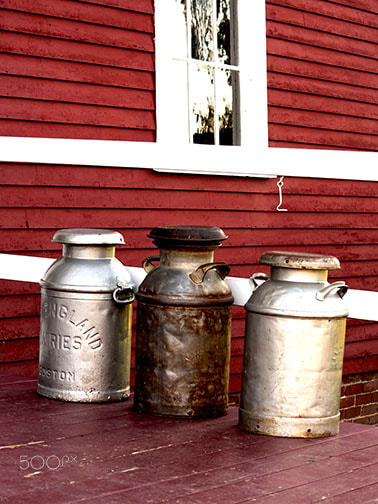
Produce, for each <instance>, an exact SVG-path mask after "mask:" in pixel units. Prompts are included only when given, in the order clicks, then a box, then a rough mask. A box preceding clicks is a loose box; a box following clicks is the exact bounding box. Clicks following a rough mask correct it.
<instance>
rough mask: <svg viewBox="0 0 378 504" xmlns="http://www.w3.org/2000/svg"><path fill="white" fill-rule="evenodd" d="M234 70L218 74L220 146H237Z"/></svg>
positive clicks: (221, 71) (220, 71)
mask: <svg viewBox="0 0 378 504" xmlns="http://www.w3.org/2000/svg"><path fill="white" fill-rule="evenodd" d="M235 73H236V72H233V71H232V70H219V71H218V72H217V87H216V90H217V114H218V124H219V144H220V145H235V143H236V142H234V127H233V124H234V114H233V110H234V96H233V95H234V93H233V88H234V86H233V83H234V81H235V75H234V74H235Z"/></svg>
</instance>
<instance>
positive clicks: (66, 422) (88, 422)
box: [0, 376, 378, 504]
mask: <svg viewBox="0 0 378 504" xmlns="http://www.w3.org/2000/svg"><path fill="white" fill-rule="evenodd" d="M35 390H36V380H33V379H30V378H23V377H16V376H0V419H1V420H0V421H1V431H0V438H1V439H0V477H1V480H0V481H1V483H0V488H1V492H0V502H7V503H17V504H21V503H22V504H29V503H30V504H31V503H33V504H35V503H38V504H44V503H49V504H51V503H52V504H60V503H77V502H90V503H93V504H95V503H102V504H103V503H104V502H109V503H111V504H113V503H127V504H128V503H130V504H142V503H143V504H150V503H154V504H155V503H163V502H164V503H169V504H173V503H177V504H204V503H215V504H240V503H256V502H257V503H259V504H260V503H261V504H273V503H289V502H290V503H291V504H300V503H305V504H309V503H315V502H322V503H323V502H325V503H327V504H352V503H353V504H363V503H364V504H366V503H373V502H378V428H377V427H374V426H365V425H360V424H352V423H342V424H341V429H340V434H339V435H338V436H334V437H331V438H322V439H285V438H273V437H267V436H258V435H251V434H247V433H244V432H241V431H240V430H239V429H238V428H237V414H238V410H237V408H235V407H231V408H230V410H229V413H228V415H227V416H226V417H222V418H218V419H215V420H172V419H162V418H153V417H149V416H146V415H140V414H137V413H135V412H133V410H132V402H131V401H130V400H129V401H127V402H123V403H112V404H73V403H64V402H58V401H52V400H48V399H44V398H41V397H39V396H37V394H36V392H35Z"/></svg>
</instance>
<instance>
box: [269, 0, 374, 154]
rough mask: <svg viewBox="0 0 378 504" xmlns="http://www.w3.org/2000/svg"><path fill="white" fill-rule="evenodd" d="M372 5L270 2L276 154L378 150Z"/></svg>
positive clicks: (298, 0) (271, 132)
mask: <svg viewBox="0 0 378 504" xmlns="http://www.w3.org/2000/svg"><path fill="white" fill-rule="evenodd" d="M364 5H365V4H364ZM372 5H373V3H372V2H370V3H367V4H366V6H365V8H364V9H363V10H362V8H361V2H336V3H335V2H327V1H323V0H319V1H316V2H315V1H313V0H271V1H268V2H267V34H268V40H267V47H268V102H269V105H270V106H269V140H270V145H271V146H272V147H295V146H296V147H300V146H302V147H309V148H317V147H319V146H322V147H323V148H332V149H352V150H354V149H357V150H373V151H376V150H378V111H377V104H378V75H377V73H378V72H377V69H378V67H377V42H378V35H377V26H378V19H377V16H376V13H375V10H373V9H372Z"/></svg>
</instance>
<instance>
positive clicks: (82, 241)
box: [51, 228, 125, 245]
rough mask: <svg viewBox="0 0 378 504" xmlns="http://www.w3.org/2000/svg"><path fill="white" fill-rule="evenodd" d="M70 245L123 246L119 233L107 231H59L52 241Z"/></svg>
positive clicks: (123, 241) (84, 229) (83, 229)
mask: <svg viewBox="0 0 378 504" xmlns="http://www.w3.org/2000/svg"><path fill="white" fill-rule="evenodd" d="M51 241H53V242H55V243H65V244H70V245H123V244H124V243H125V240H124V239H123V236H122V235H121V233H118V232H117V231H111V230H109V229H86V228H82V229H80V228H78V229H60V230H59V231H57V232H56V233H55V234H54V236H53V238H52V240H51Z"/></svg>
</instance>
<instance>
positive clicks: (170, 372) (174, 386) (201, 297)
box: [134, 226, 233, 417]
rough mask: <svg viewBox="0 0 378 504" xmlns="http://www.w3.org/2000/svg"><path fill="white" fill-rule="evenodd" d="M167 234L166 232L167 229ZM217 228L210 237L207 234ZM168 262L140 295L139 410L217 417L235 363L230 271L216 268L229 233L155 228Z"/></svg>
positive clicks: (152, 273)
mask: <svg viewBox="0 0 378 504" xmlns="http://www.w3.org/2000/svg"><path fill="white" fill-rule="evenodd" d="M160 229H161V232H160ZM207 230H209V234H208V236H207V235H206V232H207ZM149 236H152V237H153V238H154V239H155V243H156V244H157V245H158V246H159V248H160V263H159V265H158V266H156V267H154V266H153V265H152V261H153V260H155V261H156V259H157V257H156V256H155V257H152V258H147V259H146V260H145V261H144V267H145V269H146V271H148V275H147V277H146V279H145V280H144V281H143V283H142V284H141V286H140V288H139V292H138V294H137V299H138V322H137V338H136V383H135V398H134V404H135V408H136V409H137V410H138V411H140V412H145V413H151V414H155V415H163V416H177V417H211V416H219V415H223V414H225V413H226V411H227V402H228V401H227V394H228V380H229V362H230V337H231V304H232V302H233V298H232V295H231V291H230V288H229V287H228V285H227V284H226V282H225V281H224V277H225V275H226V274H227V272H228V269H229V268H228V266H227V265H225V264H224V263H213V262H212V261H213V253H214V249H215V248H217V247H218V246H219V244H220V243H219V242H220V240H221V239H222V240H223V239H225V238H226V236H225V235H224V233H223V232H222V231H221V230H220V229H219V228H206V227H195V226H177V227H172V228H167V227H164V228H155V229H154V230H152V232H151V233H150V235H149Z"/></svg>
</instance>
